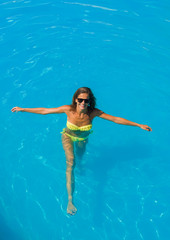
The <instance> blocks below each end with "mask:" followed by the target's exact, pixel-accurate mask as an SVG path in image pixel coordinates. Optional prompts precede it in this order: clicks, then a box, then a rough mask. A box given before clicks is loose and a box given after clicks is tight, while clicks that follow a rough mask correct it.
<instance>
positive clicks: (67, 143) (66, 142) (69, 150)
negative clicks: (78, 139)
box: [62, 133, 74, 165]
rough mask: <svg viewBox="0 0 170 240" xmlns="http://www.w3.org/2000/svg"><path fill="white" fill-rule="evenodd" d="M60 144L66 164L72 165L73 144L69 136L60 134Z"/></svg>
mask: <svg viewBox="0 0 170 240" xmlns="http://www.w3.org/2000/svg"><path fill="white" fill-rule="evenodd" d="M62 144H63V148H64V151H65V155H66V160H67V163H68V164H71V165H74V143H73V141H72V140H71V138H70V137H69V136H67V135H66V134H64V133H63V134H62Z"/></svg>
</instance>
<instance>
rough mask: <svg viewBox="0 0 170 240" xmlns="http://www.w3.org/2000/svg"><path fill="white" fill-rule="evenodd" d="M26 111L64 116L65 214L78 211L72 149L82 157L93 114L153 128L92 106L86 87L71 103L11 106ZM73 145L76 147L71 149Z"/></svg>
mask: <svg viewBox="0 0 170 240" xmlns="http://www.w3.org/2000/svg"><path fill="white" fill-rule="evenodd" d="M17 111H21V112H29V113H37V114H44V115H45V114H55V113H56V114H58V113H65V114H66V115H67V124H66V128H64V129H63V132H62V144H63V148H64V151H65V156H66V187H67V193H68V205H67V213H69V214H71V215H74V214H75V213H76V212H77V209H76V207H75V206H74V203H73V193H74V188H75V180H74V167H75V150H76V153H77V155H78V156H79V157H80V158H81V157H82V156H83V154H84V152H85V148H86V144H87V142H88V137H89V135H90V134H91V133H92V131H91V129H92V121H93V119H94V118H95V117H100V118H103V119H106V120H109V121H112V122H114V123H117V124H123V125H129V126H136V127H140V128H141V129H144V130H147V131H152V129H151V128H150V127H149V126H147V125H143V124H138V123H135V122H131V121H129V120H127V119H124V118H120V117H114V116H112V115H109V114H106V113H104V112H103V111H101V110H99V109H97V108H95V97H94V95H93V93H92V91H91V90H90V89H89V88H87V87H83V88H79V89H78V90H77V91H76V92H75V94H74V96H73V100H72V104H71V105H64V106H61V107H58V108H20V107H14V108H13V109H12V112H17ZM75 146H76V149H74V148H75Z"/></svg>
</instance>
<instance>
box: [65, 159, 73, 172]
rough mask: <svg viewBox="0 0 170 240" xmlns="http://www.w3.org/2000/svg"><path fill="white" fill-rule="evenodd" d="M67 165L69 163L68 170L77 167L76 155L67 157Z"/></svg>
mask: <svg viewBox="0 0 170 240" xmlns="http://www.w3.org/2000/svg"><path fill="white" fill-rule="evenodd" d="M66 165H67V171H72V170H73V169H74V167H75V161H74V157H70V158H69V159H67V161H66Z"/></svg>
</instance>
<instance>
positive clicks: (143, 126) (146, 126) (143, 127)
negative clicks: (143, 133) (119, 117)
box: [139, 124, 152, 131]
mask: <svg viewBox="0 0 170 240" xmlns="http://www.w3.org/2000/svg"><path fill="white" fill-rule="evenodd" d="M139 127H140V128H142V129H144V130H147V131H152V128H151V127H149V126H148V125H142V124H140V125H139Z"/></svg>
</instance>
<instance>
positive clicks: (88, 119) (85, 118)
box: [65, 106, 96, 137]
mask: <svg viewBox="0 0 170 240" xmlns="http://www.w3.org/2000/svg"><path fill="white" fill-rule="evenodd" d="M65 113H66V115H67V121H68V122H70V123H72V124H74V125H76V126H78V127H83V126H87V125H90V124H92V120H93V118H94V117H95V116H96V115H95V111H92V112H90V111H89V110H88V111H87V112H86V113H81V114H78V113H77V112H76V111H75V110H74V109H72V107H71V106H68V109H67V111H65ZM65 132H66V133H68V134H70V135H72V136H76V137H87V136H88V135H89V134H90V132H91V130H89V131H80V130H70V129H69V128H68V127H66V128H65Z"/></svg>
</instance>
